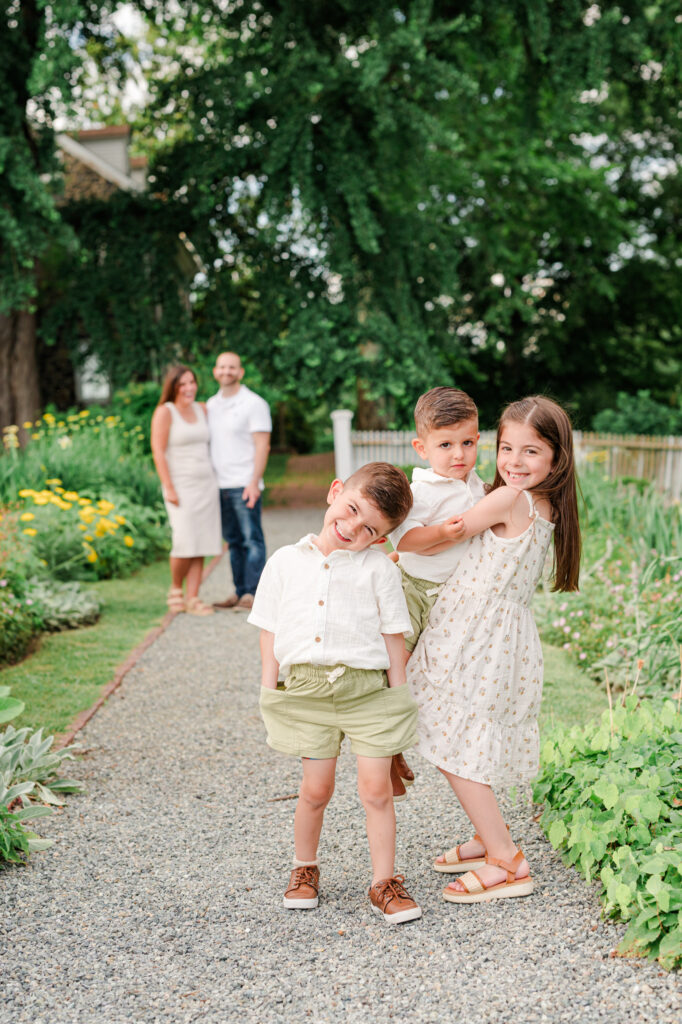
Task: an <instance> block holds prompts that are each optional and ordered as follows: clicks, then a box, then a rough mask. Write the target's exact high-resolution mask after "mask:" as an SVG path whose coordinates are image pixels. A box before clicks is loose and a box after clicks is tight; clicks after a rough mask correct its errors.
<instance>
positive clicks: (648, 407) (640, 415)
mask: <svg viewBox="0 0 682 1024" xmlns="http://www.w3.org/2000/svg"><path fill="white" fill-rule="evenodd" d="M592 429H593V430H597V431H601V432H603V433H609V434H664V435H665V434H682V407H681V406H679V405H678V406H677V407H674V406H670V405H663V404H662V403H661V402H657V401H655V399H653V398H652V397H651V392H650V391H638V392H637V394H636V395H628V394H626V393H625V392H624V391H621V392H619V394H618V398H617V400H616V408H615V409H604V410H602V412H598V413H597V415H596V416H595V417H594V419H593V420H592Z"/></svg>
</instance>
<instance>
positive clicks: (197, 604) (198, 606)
mask: <svg viewBox="0 0 682 1024" xmlns="http://www.w3.org/2000/svg"><path fill="white" fill-rule="evenodd" d="M185 611H186V612H187V614H188V615H213V611H214V610H213V608H212V607H211V606H210V605H208V604H204V602H203V601H200V600H199V598H198V597H190V599H189V601H188V602H187V604H186V605H185Z"/></svg>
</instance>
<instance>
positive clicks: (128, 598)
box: [0, 559, 169, 733]
mask: <svg viewBox="0 0 682 1024" xmlns="http://www.w3.org/2000/svg"><path fill="white" fill-rule="evenodd" d="M90 586H92V587H93V588H94V589H95V590H96V591H97V593H98V594H99V597H100V599H101V601H102V615H101V617H100V619H99V621H98V622H97V623H96V624H95V625H94V626H86V627H84V628H83V629H75V630H68V631H66V632H63V633H50V634H47V635H45V636H43V637H42V638H41V640H40V645H39V647H38V649H37V650H36V651H35V652H34V653H33V654H32V655H30V656H29V657H28V658H25V659H24V661H22V662H20V663H19V664H18V665H12V666H11V667H10V668H5V669H3V670H2V671H0V684H2V685H6V686H10V687H11V689H12V696H13V697H17V698H19V700H23V701H24V703H25V705H26V710H25V711H24V713H23V714H22V715H21V716H20V717H19V718H16V719H14V720H13V722H12V725H13V726H15V728H20V727H22V726H25V725H30V726H33V727H38V726H41V725H42V726H43V727H44V728H45V730H46V732H48V733H54V732H64V731H65V730H66V729H67V727H68V726H69V725H70V724H71V722H72V721H73V719H74V718H75V717H76V715H77V714H78V713H79V711H83V710H85V709H86V708H89V707H90V706H91V705H92V704H94V702H95V701H96V700H97V698H98V697H99V695H100V693H101V691H102V688H103V687H104V686H105V685H106V683H108V682H109V681H110V680H111V679H112V678H113V676H114V672H115V670H116V668H117V667H118V666H119V665H121V664H122V663H123V662H124V661H125V660H126V658H127V657H128V655H129V654H130V652H131V651H132V650H133V648H134V647H136V646H137V645H138V644H139V643H140V642H141V641H142V640H143V639H144V637H145V636H146V634H147V633H148V632H149V630H150V629H153V628H154V626H158V625H159V623H160V622H161V620H162V618H163V616H164V615H165V613H166V593H167V591H168V586H169V569H168V561H167V560H166V559H164V560H163V561H161V562H155V563H154V564H153V565H148V566H146V567H145V568H144V569H141V570H140V571H139V572H137V573H135V575H134V576H129V577H128V578H127V579H122V580H102V581H100V582H99V583H93V584H90Z"/></svg>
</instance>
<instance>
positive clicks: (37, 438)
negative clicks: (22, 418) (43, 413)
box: [31, 434, 40, 441]
mask: <svg viewBox="0 0 682 1024" xmlns="http://www.w3.org/2000/svg"><path fill="white" fill-rule="evenodd" d="M31 437H32V439H33V440H34V441H38V440H39V438H40V434H31Z"/></svg>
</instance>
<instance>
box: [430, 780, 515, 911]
mask: <svg viewBox="0 0 682 1024" xmlns="http://www.w3.org/2000/svg"><path fill="white" fill-rule="evenodd" d="M441 771H442V772H443V775H444V776H445V777H446V779H447V780H448V782H449V783H450V785H451V786H452V789H453V791H454V793H455V796H456V797H457V799H458V800H459V802H460V804H461V805H462V808H463V810H464V812H465V813H466V815H467V816H468V818H469V820H470V821H471V822H472V824H473V826H474V828H475V830H476V832H478V834H479V835H480V837H481V839H482V840H483V846H484V847H485V850H486V852H487V853H488V855H489V856H490V857H497V858H499V859H500V860H504V861H507V862H509V861H511V860H512V859H513V857H514V855H515V854H516V852H517V847H516V846H515V845H514V842H513V840H512V838H511V835H510V833H509V831H508V829H507V826H506V824H505V821H504V818H503V817H502V814H501V813H500V808H499V807H498V806H497V800H496V799H495V794H494V793H493V791H492V789H491V788H490V786H487V785H485V784H484V783H482V782H473V781H472V780H471V779H463V778H461V777H460V776H458V775H451V774H450V772H446V771H444V770H443V769H442V768H441ZM469 846H471V851H470V850H469ZM482 852H483V851H482V850H481V844H480V843H477V842H475V841H474V840H471V843H465V844H464V849H463V850H462V855H463V856H467V857H470V856H474V855H475V854H477V853H478V854H479V855H480V854H481V853H482ZM529 872H530V868H529V866H528V862H527V861H526V860H525V859H524V860H522V861H521V863H520V864H519V866H518V868H517V871H516V877H517V878H525V877H526V875H528V874H529ZM476 874H477V875H479V876H480V878H481V881H482V882H483V884H484V885H485V886H486V887H490V886H491V885H497V884H498V882H504V881H506V878H507V873H506V871H505V870H504V869H503V868H499V867H497V866H496V865H494V864H486V865H485V867H483V868H477V869H476ZM449 888H451V889H454V890H455V891H456V892H464V891H465V887H464V886H463V885H462V884H461V882H460V881H459V879H456V880H455V881H453V882H450V885H449Z"/></svg>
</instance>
